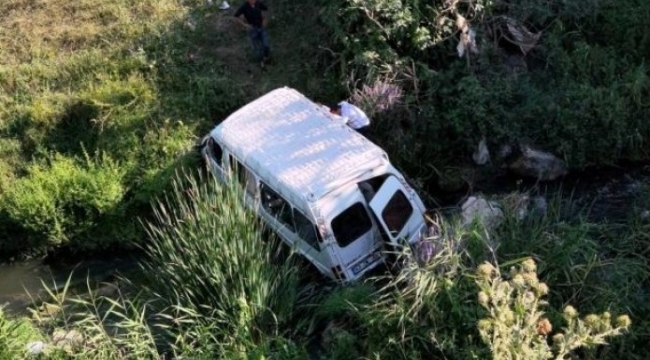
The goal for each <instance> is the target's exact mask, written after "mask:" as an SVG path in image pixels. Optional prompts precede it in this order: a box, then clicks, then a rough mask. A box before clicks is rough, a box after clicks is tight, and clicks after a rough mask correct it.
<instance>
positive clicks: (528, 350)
mask: <svg viewBox="0 0 650 360" xmlns="http://www.w3.org/2000/svg"><path fill="white" fill-rule="evenodd" d="M476 283H477V285H478V287H479V288H480V289H481V291H480V292H479V293H478V302H479V303H480V304H481V306H483V307H484V308H485V309H486V310H487V312H488V314H487V317H485V318H483V319H481V320H479V321H478V329H479V332H480V334H481V339H482V340H483V341H484V342H485V343H486V344H488V345H489V346H490V350H491V352H492V358H493V359H495V360H497V359H551V358H555V359H564V358H566V356H568V355H569V354H570V353H571V352H572V351H574V350H575V349H577V348H580V347H594V346H596V345H602V344H605V339H606V338H608V337H613V336H617V335H621V334H622V333H623V332H625V331H626V330H627V329H628V328H629V326H630V318H629V317H628V316H627V315H621V316H619V317H618V318H617V319H616V321H615V324H614V325H612V318H611V314H610V313H609V312H604V313H603V314H602V315H595V314H590V315H587V316H585V317H584V318H583V319H579V318H578V314H577V312H576V310H575V309H574V308H573V307H572V306H570V305H568V306H566V307H565V309H564V319H565V322H566V327H564V328H563V329H562V330H561V331H559V332H555V334H554V335H552V344H549V341H548V337H549V336H551V334H552V333H553V326H552V324H551V322H550V321H549V319H548V318H547V317H545V316H544V312H542V311H541V308H542V307H543V306H544V305H546V302H545V301H544V300H543V297H544V296H545V295H546V294H547V293H548V291H549V288H548V285H546V284H545V283H543V282H540V281H539V279H538V278H537V266H536V264H535V261H533V260H532V259H528V260H524V261H523V262H522V263H521V264H520V265H519V266H517V267H512V268H511V270H510V274H509V277H508V279H507V280H506V279H504V278H503V277H502V275H501V273H500V272H499V270H498V269H497V268H495V267H494V266H492V265H491V264H489V263H484V264H482V265H480V266H479V267H478V269H477V273H476Z"/></svg>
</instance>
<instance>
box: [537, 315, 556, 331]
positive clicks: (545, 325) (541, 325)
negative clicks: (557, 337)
mask: <svg viewBox="0 0 650 360" xmlns="http://www.w3.org/2000/svg"><path fill="white" fill-rule="evenodd" d="M551 331H553V325H551V322H550V321H548V319H547V318H541V319H540V320H539V321H538V322H537V334H539V335H548V334H550V333H551Z"/></svg>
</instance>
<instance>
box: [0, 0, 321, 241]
mask: <svg viewBox="0 0 650 360" xmlns="http://www.w3.org/2000/svg"><path fill="white" fill-rule="evenodd" d="M271 8H272V9H273V10H274V12H273V13H272V19H271V21H270V24H271V29H270V31H271V38H272V40H273V54H272V55H273V58H274V59H275V60H274V61H275V64H274V65H273V66H271V67H270V69H269V70H268V71H267V72H265V73H262V71H261V69H260V68H259V67H258V66H256V64H254V63H252V61H250V54H249V52H250V49H249V44H248V40H247V38H246V34H245V31H244V30H243V29H242V28H241V27H240V26H238V25H237V24H236V23H235V22H234V19H233V17H232V14H233V12H234V10H229V11H221V10H219V9H218V8H217V7H216V6H207V5H205V4H204V3H203V2H200V1H183V2H181V1H174V0H152V1H129V0H116V1H107V2H103V3H101V4H98V3H96V2H94V1H84V0H79V1H57V0H55V1H45V0H42V1H38V0H37V1H27V0H10V2H9V4H7V5H3V9H2V10H0V11H2V12H1V13H0V64H2V65H0V109H2V112H1V113H0V114H1V115H0V116H1V118H0V133H1V134H2V136H1V137H0V194H1V196H0V227H1V228H2V229H3V233H5V234H7V236H6V237H5V238H4V239H2V240H1V241H0V249H2V253H7V252H15V251H22V250H25V249H36V250H38V249H43V248H46V247H50V246H58V245H66V244H70V245H71V246H72V247H73V248H74V249H82V250H83V249H98V248H100V249H101V248H107V247H111V246H113V245H115V244H122V245H124V244H128V243H130V242H133V241H138V240H139V239H140V238H142V235H143V234H142V231H141V230H140V227H139V226H138V225H137V222H136V221H135V218H136V217H137V216H140V215H143V214H146V213H148V212H149V203H150V201H151V200H152V199H153V198H154V197H155V196H158V195H161V194H162V193H163V191H164V190H165V188H166V186H167V183H168V182H169V179H170V176H171V175H172V174H173V173H174V172H175V171H176V170H177V169H178V168H179V167H181V166H182V164H183V163H186V162H188V161H190V162H191V161H193V159H192V158H191V157H187V156H186V153H187V152H188V151H189V150H191V147H192V145H193V144H194V143H195V142H196V141H197V138H199V137H200V136H202V135H204V134H205V133H206V132H207V130H208V129H210V128H211V127H212V126H214V125H215V124H216V123H218V122H219V121H220V119H222V118H223V117H224V116H226V115H228V114H229V113H230V112H232V111H233V110H234V109H236V108H238V107H239V106H242V105H243V104H245V103H246V102H247V101H249V100H251V99H253V98H255V97H257V96H259V95H261V94H263V93H265V92H266V91H268V90H270V89H273V88H275V87H278V86H285V85H286V86H294V87H297V88H300V89H301V90H302V91H304V92H306V93H308V94H311V95H314V96H319V95H321V94H323V93H325V92H326V91H327V90H326V89H327V88H328V87H331V86H328V85H327V84H325V86H322V84H321V80H322V79H320V78H319V77H318V76H317V74H318V73H317V70H318V69H317V68H316V66H317V65H318V57H317V54H318V48H317V47H316V44H317V41H318V32H317V29H314V28H312V27H310V26H309V24H307V23H305V22H296V21H295V16H297V15H298V14H303V15H306V14H310V12H313V11H314V9H313V8H311V7H308V6H305V5H294V4H291V3H288V2H279V3H277V4H275V3H274V4H273V5H272V6H271ZM296 34H300V36H299V37H298V39H299V40H297V41H296V40H295V39H296ZM304 58H308V59H309V61H307V62H305V61H303V59H304Z"/></svg>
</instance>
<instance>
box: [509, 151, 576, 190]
mask: <svg viewBox="0 0 650 360" xmlns="http://www.w3.org/2000/svg"><path fill="white" fill-rule="evenodd" d="M508 168H509V169H510V170H511V171H513V172H514V173H516V174H518V175H521V176H527V177H533V178H536V179H537V180H538V181H550V180H555V179H557V178H558V177H560V176H564V175H566V174H567V172H568V171H567V168H566V165H565V164H564V161H562V160H560V159H558V158H557V157H555V156H554V155H553V154H549V153H547V152H543V151H540V150H535V149H532V148H530V147H528V146H524V147H522V149H521V154H520V155H519V156H518V157H517V158H516V159H515V160H514V161H512V162H511V163H510V164H509V166H508Z"/></svg>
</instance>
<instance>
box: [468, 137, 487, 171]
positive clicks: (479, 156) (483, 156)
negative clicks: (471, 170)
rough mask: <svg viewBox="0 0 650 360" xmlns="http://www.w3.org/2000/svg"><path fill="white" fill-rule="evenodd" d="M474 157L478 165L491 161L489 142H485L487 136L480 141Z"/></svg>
mask: <svg viewBox="0 0 650 360" xmlns="http://www.w3.org/2000/svg"><path fill="white" fill-rule="evenodd" d="M472 159H474V162H475V163H476V165H485V164H487V163H488V162H490V150H488V147H487V144H486V143H485V138H483V139H481V141H480V142H479V143H478V148H477V149H476V151H475V152H474V154H472Z"/></svg>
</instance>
